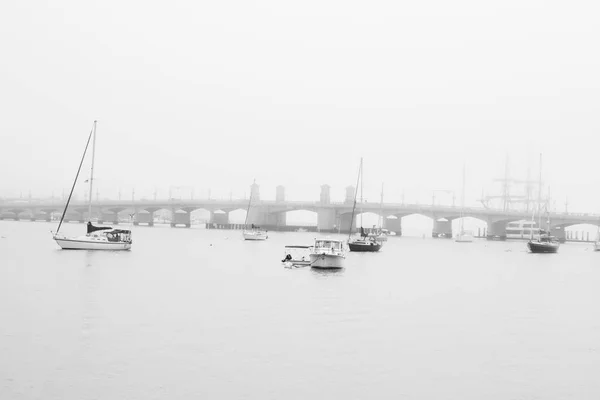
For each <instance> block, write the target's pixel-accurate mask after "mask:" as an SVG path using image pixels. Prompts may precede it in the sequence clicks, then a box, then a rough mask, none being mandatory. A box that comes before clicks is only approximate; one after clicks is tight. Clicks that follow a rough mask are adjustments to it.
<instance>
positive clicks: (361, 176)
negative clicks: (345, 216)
mask: <svg viewBox="0 0 600 400" xmlns="http://www.w3.org/2000/svg"><path fill="white" fill-rule="evenodd" d="M360 227H361V228H362V227H363V160H362V157H361V159H360ZM361 233H362V231H361Z"/></svg>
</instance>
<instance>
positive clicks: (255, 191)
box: [250, 182, 260, 203]
mask: <svg viewBox="0 0 600 400" xmlns="http://www.w3.org/2000/svg"><path fill="white" fill-rule="evenodd" d="M250 196H252V203H254V202H255V201H260V186H259V185H258V183H256V182H253V183H252V185H250Z"/></svg>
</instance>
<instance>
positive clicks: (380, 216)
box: [379, 182, 383, 229]
mask: <svg viewBox="0 0 600 400" xmlns="http://www.w3.org/2000/svg"><path fill="white" fill-rule="evenodd" d="M379 229H383V182H381V195H380V197H379Z"/></svg>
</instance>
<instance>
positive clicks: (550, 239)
mask: <svg viewBox="0 0 600 400" xmlns="http://www.w3.org/2000/svg"><path fill="white" fill-rule="evenodd" d="M538 185H539V189H538V206H537V208H538V210H537V213H538V219H539V221H538V226H539V228H540V229H539V231H538V237H537V238H535V239H534V237H533V232H532V233H531V238H530V239H529V241H528V242H527V248H528V249H529V251H530V252H532V253H556V252H558V247H559V246H560V243H559V241H558V239H557V238H555V237H554V236H550V229H551V226H552V225H550V213H549V212H548V209H547V208H546V213H547V219H546V226H547V229H548V231H547V232H546V231H544V230H543V229H542V213H541V199H542V155H541V154H540V177H539V183H538Z"/></svg>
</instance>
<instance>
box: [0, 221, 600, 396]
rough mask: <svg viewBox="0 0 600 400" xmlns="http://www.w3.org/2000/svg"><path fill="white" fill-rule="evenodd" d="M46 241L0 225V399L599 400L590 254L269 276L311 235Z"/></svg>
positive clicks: (467, 257)
mask: <svg viewBox="0 0 600 400" xmlns="http://www.w3.org/2000/svg"><path fill="white" fill-rule="evenodd" d="M54 228H55V225H50V224H45V223H31V222H0V236H4V238H0V324H1V325H0V379H1V380H0V398H1V399H44V400H47V399H61V400H71V399H72V400H82V399H144V400H145V399H191V398H205V399H261V400H263V399H310V398H312V399H334V398H338V399H375V398H376V399H402V398H405V399H460V400H464V399H478V400H479V399H502V400H505V399H598V398H600V380H598V379H597V373H598V371H600V290H599V289H598V288H599V287H600V253H594V252H592V251H591V244H566V245H563V246H561V249H560V253H559V254H557V255H533V254H528V253H526V252H525V251H524V248H525V244H524V243H523V242H504V243H502V242H486V241H478V242H475V243H472V244H458V243H454V242H453V241H450V240H442V239H438V240H433V239H421V238H390V240H389V242H388V244H387V245H386V246H385V247H384V248H383V250H382V252H381V253H378V254H356V253H351V254H349V255H348V257H347V259H346V268H345V269H344V270H343V271H340V272H322V271H315V270H311V269H309V268H299V269H286V268H283V267H282V266H281V264H280V260H281V258H282V257H283V246H284V245H286V244H310V243H311V240H312V238H313V235H314V234H312V233H281V234H278V233H272V234H271V236H270V238H269V240H268V241H267V242H263V243H259V242H245V241H243V240H241V232H236V231H206V230H201V229H171V228H167V227H164V228H161V227H155V228H141V227H140V228H135V230H134V235H135V236H134V248H133V250H132V251H130V252H86V251H61V250H59V249H58V248H57V246H56V245H55V243H54V242H53V241H52V240H51V236H50V233H49V230H50V229H54ZM83 229H84V228H83V226H82V225H78V224H69V225H68V226H67V232H68V231H69V230H70V231H73V232H80V231H82V230H83ZM211 245H212V246H211Z"/></svg>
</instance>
